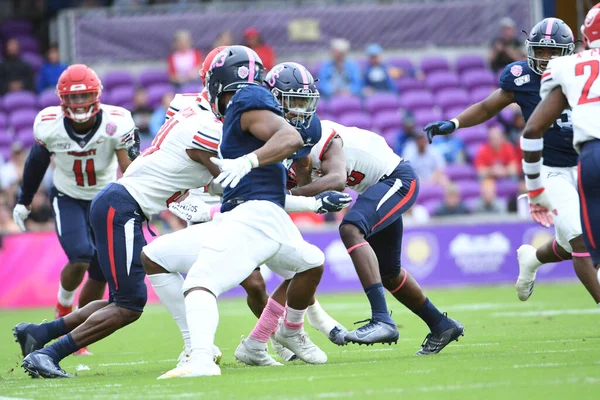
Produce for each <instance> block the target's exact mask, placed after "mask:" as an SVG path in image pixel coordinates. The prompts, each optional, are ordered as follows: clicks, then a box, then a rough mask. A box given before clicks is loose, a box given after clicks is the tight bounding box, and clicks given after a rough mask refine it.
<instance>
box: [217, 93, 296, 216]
mask: <svg viewBox="0 0 600 400" xmlns="http://www.w3.org/2000/svg"><path fill="white" fill-rule="evenodd" d="M251 110H269V111H272V112H274V113H276V114H277V115H282V114H281V109H280V107H279V104H278V103H277V100H275V96H273V94H272V93H271V92H269V91H268V90H267V89H265V88H263V87H262V86H258V85H249V86H246V87H244V88H242V89H240V90H238V91H237V92H236V94H235V95H233V97H232V98H231V101H230V102H229V104H228V105H227V110H226V113H225V121H224V122H223V136H222V139H221V144H220V145H219V155H220V157H222V158H229V159H234V158H238V157H242V156H244V155H246V154H248V153H252V152H253V151H255V150H257V149H259V148H261V147H262V146H263V145H264V144H265V142H263V141H262V140H260V139H258V138H257V137H255V136H253V135H252V134H250V133H249V132H244V131H242V127H241V124H240V121H241V116H242V114H243V113H244V112H246V111H251ZM286 175H287V174H286V170H285V167H284V165H283V163H276V164H271V165H266V166H260V167H258V168H254V169H252V170H251V171H250V172H249V173H248V174H247V175H246V176H244V177H243V178H242V179H241V180H240V182H239V183H238V185H237V186H236V187H235V188H231V187H227V188H224V189H223V208H222V211H227V210H231V208H232V207H231V206H232V205H233V206H235V205H236V204H239V203H240V202H243V201H248V200H267V201H271V202H273V203H275V204H278V205H279V206H281V207H282V208H283V206H284V205H285V194H286V188H285V184H286Z"/></svg>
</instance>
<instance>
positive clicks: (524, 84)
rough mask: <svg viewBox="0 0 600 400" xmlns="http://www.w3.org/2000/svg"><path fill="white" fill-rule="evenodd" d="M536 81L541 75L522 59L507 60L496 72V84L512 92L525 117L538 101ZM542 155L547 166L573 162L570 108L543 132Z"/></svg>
mask: <svg viewBox="0 0 600 400" xmlns="http://www.w3.org/2000/svg"><path fill="white" fill-rule="evenodd" d="M540 81H541V76H540V75H538V74H536V73H535V72H533V71H532V70H531V68H529V66H528V65H527V61H526V60H524V61H517V62H514V63H512V64H508V65H507V66H506V68H504V71H502V75H501V76H500V88H501V89H502V90H505V91H507V92H513V93H514V95H515V101H516V103H517V104H518V105H519V107H521V112H522V113H523V117H524V118H525V121H527V120H528V119H529V117H530V116H531V114H533V110H534V109H535V107H536V106H537V105H538V103H539V102H540V101H541V98H540ZM542 157H544V165H547V166H549V167H561V168H564V167H574V166H576V165H577V152H576V151H575V149H574V148H573V125H572V123H571V111H570V110H565V111H564V112H563V114H562V115H561V116H560V118H559V119H558V120H557V121H556V122H555V123H554V124H553V125H552V126H551V127H550V128H549V129H548V130H547V131H546V133H545V134H544V151H543V152H542Z"/></svg>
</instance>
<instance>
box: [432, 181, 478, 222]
mask: <svg viewBox="0 0 600 400" xmlns="http://www.w3.org/2000/svg"><path fill="white" fill-rule="evenodd" d="M464 214H469V209H468V208H467V206H466V205H465V204H464V203H463V201H462V200H461V198H460V189H459V188H458V186H457V185H456V184H454V183H449V184H448V185H446V191H445V193H444V202H443V203H442V204H441V205H440V206H439V207H438V209H437V210H435V212H434V213H433V215H435V216H436V217H446V216H449V215H464Z"/></svg>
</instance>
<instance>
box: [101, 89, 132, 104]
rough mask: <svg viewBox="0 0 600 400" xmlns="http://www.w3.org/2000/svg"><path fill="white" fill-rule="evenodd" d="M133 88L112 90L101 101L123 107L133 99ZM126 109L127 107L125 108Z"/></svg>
mask: <svg viewBox="0 0 600 400" xmlns="http://www.w3.org/2000/svg"><path fill="white" fill-rule="evenodd" d="M133 91H134V90H133V86H122V87H118V88H115V89H113V90H112V91H111V92H110V94H109V96H106V98H103V101H104V102H105V103H108V104H112V105H115V106H121V107H125V105H126V104H131V103H132V99H133ZM126 108H127V107H126Z"/></svg>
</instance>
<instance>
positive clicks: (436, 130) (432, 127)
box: [423, 121, 456, 144]
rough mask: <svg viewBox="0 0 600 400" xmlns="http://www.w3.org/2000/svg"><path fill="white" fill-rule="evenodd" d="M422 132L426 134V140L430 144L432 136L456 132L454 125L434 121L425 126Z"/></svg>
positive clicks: (452, 123)
mask: <svg viewBox="0 0 600 400" xmlns="http://www.w3.org/2000/svg"><path fill="white" fill-rule="evenodd" d="M423 130H424V131H425V132H426V133H427V139H429V144H431V143H432V142H433V137H434V136H437V135H449V134H451V133H452V132H454V131H455V130H456V125H455V124H454V122H452V121H435V122H430V123H429V124H427V125H425V128H423Z"/></svg>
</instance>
